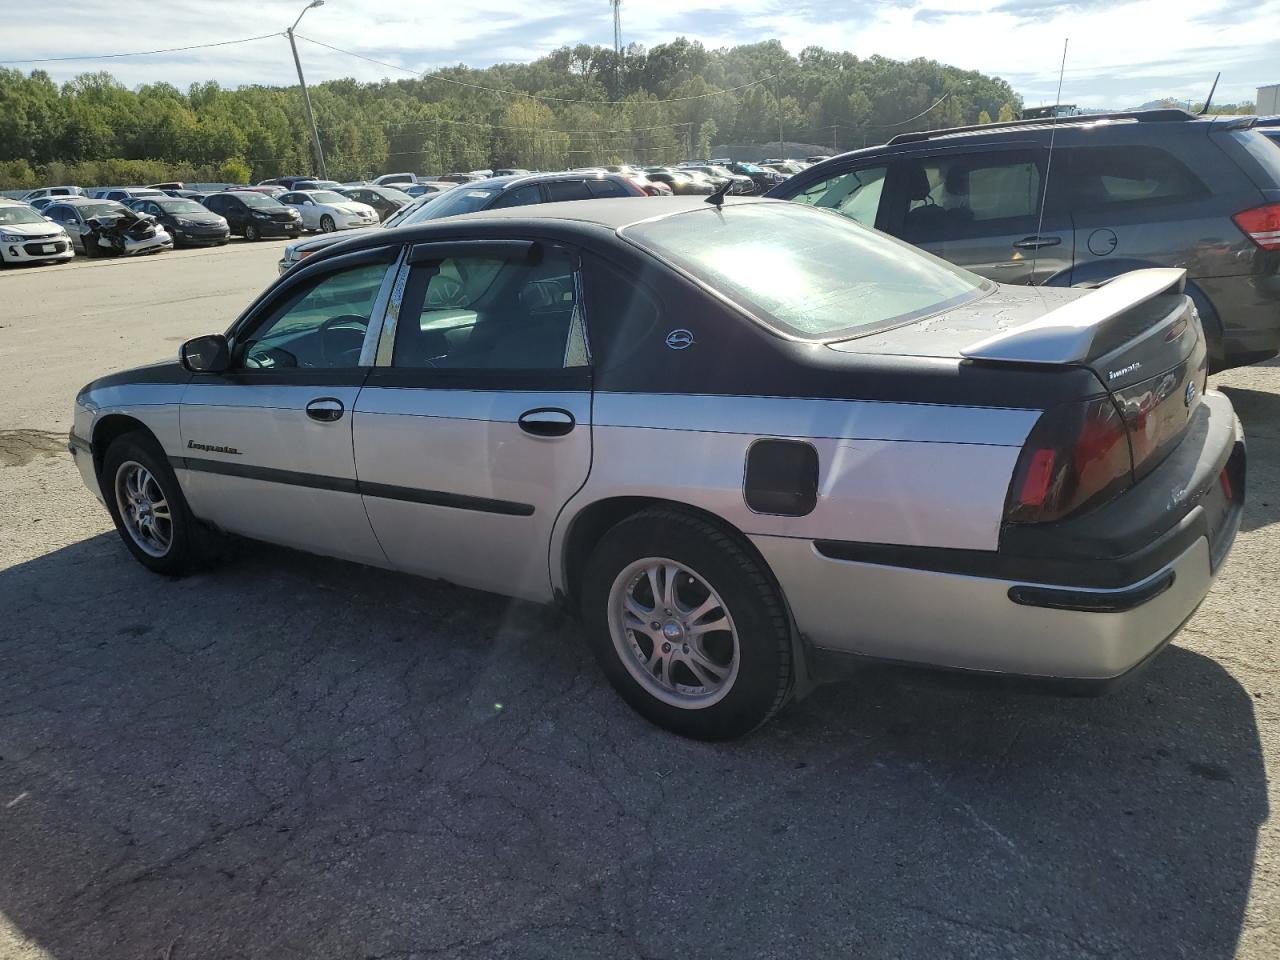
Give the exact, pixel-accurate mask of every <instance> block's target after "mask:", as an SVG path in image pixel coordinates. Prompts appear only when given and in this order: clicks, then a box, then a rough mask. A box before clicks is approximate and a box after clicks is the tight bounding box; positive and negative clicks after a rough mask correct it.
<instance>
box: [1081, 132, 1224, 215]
mask: <svg viewBox="0 0 1280 960" xmlns="http://www.w3.org/2000/svg"><path fill="white" fill-rule="evenodd" d="M1063 160H1064V161H1065V162H1064V164H1063V167H1064V173H1065V174H1066V179H1067V183H1066V185H1065V189H1064V193H1065V198H1066V200H1067V202H1068V203H1069V204H1070V205H1071V207H1072V208H1073V209H1076V210H1101V209H1107V208H1113V207H1128V206H1133V205H1138V204H1141V205H1146V206H1158V205H1164V204H1171V203H1179V202H1182V201H1186V200H1196V199H1199V198H1200V197H1202V196H1204V195H1205V193H1206V192H1207V191H1206V190H1205V186H1204V184H1203V183H1202V182H1201V181H1200V179H1199V178H1198V177H1197V176H1196V175H1195V174H1194V173H1192V172H1191V171H1190V170H1189V169H1187V167H1185V166H1184V165H1183V164H1182V162H1181V161H1179V160H1178V159H1176V158H1175V157H1174V156H1173V155H1172V154H1170V153H1168V152H1166V151H1164V150H1160V149H1158V148H1156V147H1078V148H1075V149H1071V150H1069V151H1064V152H1063Z"/></svg>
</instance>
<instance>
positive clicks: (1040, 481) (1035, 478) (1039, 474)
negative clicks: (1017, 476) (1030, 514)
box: [1018, 447, 1057, 507]
mask: <svg viewBox="0 0 1280 960" xmlns="http://www.w3.org/2000/svg"><path fill="white" fill-rule="evenodd" d="M1055 459H1057V454H1056V453H1055V452H1054V451H1053V450H1051V449H1049V448H1047V447H1042V448H1041V449H1039V450H1037V451H1035V452H1034V453H1033V454H1031V459H1030V460H1029V461H1028V462H1027V473H1026V476H1025V477H1023V478H1022V492H1021V493H1020V494H1018V503H1020V504H1022V505H1024V506H1028V507H1039V506H1042V505H1043V504H1044V498H1045V497H1047V496H1048V495H1049V484H1050V483H1052V482H1053V461H1054V460H1055Z"/></svg>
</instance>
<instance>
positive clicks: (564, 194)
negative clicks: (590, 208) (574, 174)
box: [546, 180, 591, 203]
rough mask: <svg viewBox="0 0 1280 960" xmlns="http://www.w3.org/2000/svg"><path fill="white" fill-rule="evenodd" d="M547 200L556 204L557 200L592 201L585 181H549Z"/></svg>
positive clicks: (547, 184) (547, 183)
mask: <svg viewBox="0 0 1280 960" xmlns="http://www.w3.org/2000/svg"><path fill="white" fill-rule="evenodd" d="M546 188H547V198H548V199H549V200H550V201H551V202H552V203H555V202H556V201H557V200H590V199H591V192H590V191H589V190H588V189H587V183H586V181H585V180H548V181H547V182H546Z"/></svg>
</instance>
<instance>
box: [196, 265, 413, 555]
mask: <svg viewBox="0 0 1280 960" xmlns="http://www.w3.org/2000/svg"><path fill="white" fill-rule="evenodd" d="M397 253H398V249H397V248H393V247H385V248H380V249H375V250H371V251H360V252H358V253H353V254H348V255H347V256H344V257H338V258H335V259H334V260H333V261H331V262H329V263H328V264H326V267H327V269H326V270H325V271H323V272H318V273H311V274H309V275H304V276H300V277H298V278H297V280H296V281H295V282H293V283H288V282H286V283H283V284H281V285H280V286H279V288H278V289H277V290H276V291H275V292H274V293H273V294H271V295H270V296H269V297H268V298H267V299H266V300H264V301H263V302H261V303H259V304H258V305H257V306H255V308H254V309H253V311H252V312H251V314H249V315H248V316H247V317H246V318H245V319H244V320H243V321H242V322H241V323H240V324H238V325H237V327H236V329H235V331H234V332H233V334H232V337H231V344H230V346H231V368H230V369H229V370H228V371H226V372H225V373H222V374H198V375H196V377H195V378H194V379H193V380H192V382H191V384H190V386H188V388H187V390H186V392H185V394H184V395H183V398H182V406H181V414H180V421H181V435H182V445H183V448H184V449H183V455H184V459H183V460H182V461H180V462H179V463H178V464H177V466H178V468H179V471H180V478H181V481H182V486H183V490H184V491H185V492H186V494H187V499H188V500H189V501H190V503H191V507H192V510H193V511H194V512H195V514H196V515H197V516H199V517H201V518H202V519H204V520H207V521H209V522H211V523H214V524H216V525H217V526H219V527H221V528H222V529H225V530H228V531H231V532H233V533H238V534H243V535H245V536H249V537H254V538H257V539H261V540H267V541H271V542H273V543H279V544H284V545H286V546H290V547H296V548H299V549H302V550H309V551H312V552H315V553H321V554H326V555H330V556H335V557H344V558H346V559H350V560H357V561H360V562H363V563H372V564H385V563H386V558H385V555H384V554H383V552H382V549H381V547H379V546H378V541H377V538H376V537H375V536H374V535H373V530H372V529H371V528H370V526H369V519H368V517H367V516H366V515H365V511H364V506H363V504H362V503H361V500H360V495H359V492H358V489H357V480H356V469H355V458H354V456H353V454H352V449H351V437H352V411H353V410H354V409H355V406H356V398H357V396H358V394H359V393H360V388H361V385H362V384H363V383H364V380H365V376H366V375H367V373H368V371H369V363H370V362H371V360H372V353H373V351H372V346H371V345H370V346H369V347H368V348H367V349H366V341H369V338H370V337H373V338H376V329H377V325H378V324H377V320H376V319H375V318H379V319H380V317H381V312H382V310H383V309H385V304H386V302H387V299H388V297H389V296H390V291H391V283H392V280H393V277H394V273H395V269H394V266H393V265H392V263H391V261H392V259H393V258H394V257H395V256H396V255H397ZM371 321H372V322H371ZM371 326H372V327H373V328H374V333H372V334H371V333H369V328H370V327H371Z"/></svg>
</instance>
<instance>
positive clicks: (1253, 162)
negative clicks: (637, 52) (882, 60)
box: [768, 110, 1280, 370]
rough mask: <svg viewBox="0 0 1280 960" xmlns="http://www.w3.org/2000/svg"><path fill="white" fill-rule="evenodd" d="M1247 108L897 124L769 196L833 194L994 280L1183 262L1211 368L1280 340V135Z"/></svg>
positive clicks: (1260, 353) (1105, 274) (846, 209)
mask: <svg viewBox="0 0 1280 960" xmlns="http://www.w3.org/2000/svg"><path fill="white" fill-rule="evenodd" d="M1254 124H1255V118H1253V117H1237V116H1226V117H1197V116H1194V115H1192V114H1190V113H1186V112H1184V111H1181V110H1149V111H1140V112H1133V113H1122V114H1107V115H1102V116H1098V115H1094V116H1083V117H1071V118H1068V119H1061V120H1059V121H1058V122H1057V124H1056V125H1055V124H1052V123H1049V122H1047V121H1045V120H1031V121H1015V122H1012V123H1005V124H1000V125H998V126H995V125H984V126H978V127H960V128H956V129H952V130H936V131H932V132H925V133H907V134H902V135H900V136H897V137H894V138H893V139H892V140H890V141H889V142H888V143H887V144H885V145H883V146H878V147H871V148H868V149H865V150H855V151H853V152H852V153H846V154H844V155H842V156H839V157H833V158H831V159H829V160H826V161H824V162H823V163H820V164H818V165H816V166H814V167H811V168H809V169H808V170H806V171H804V172H803V173H800V174H797V175H796V176H794V177H792V178H791V179H790V180H788V181H786V182H785V183H783V184H781V185H779V186H778V187H775V188H774V189H773V190H771V191H770V192H769V194H768V196H770V197H775V198H779V199H784V200H796V201H799V202H802V203H807V204H811V205H814V206H819V207H827V208H830V209H832V210H835V211H838V212H840V213H843V214H845V215H846V216H849V217H852V218H853V219H855V220H858V221H860V222H862V223H865V224H867V225H869V226H875V227H876V228H877V229H879V230H883V231H884V232H886V233H890V234H893V235H894V236H897V237H901V238H902V239H903V240H906V241H908V242H910V243H913V244H916V245H917V246H919V247H922V248H924V249H925V250H928V251H929V252H931V253H934V254H937V255H938V256H940V257H943V258H945V259H947V260H950V261H952V262H953V263H957V264H960V265H961V266H964V267H967V268H968V269H969V270H972V271H974V272H975V273H980V274H982V275H983V276H986V277H990V278H991V279H993V280H998V281H1000V282H1001V283H1017V284H1037V285H1039V284H1047V285H1051V286H1096V285H1097V284H1099V283H1102V282H1104V281H1107V280H1110V279H1112V278H1114V277H1116V276H1119V275H1120V274H1122V273H1125V272H1127V271H1130V270H1137V269H1141V268H1143V267H1154V266H1170V267H1185V268H1186V270H1187V273H1188V278H1189V279H1188V282H1187V293H1188V295H1190V297H1191V298H1192V300H1193V301H1194V302H1195V304H1196V306H1197V308H1198V309H1199V311H1200V316H1201V318H1202V320H1203V323H1204V328H1205V332H1206V334H1207V335H1208V340H1209V349H1210V357H1211V366H1212V367H1213V369H1215V370H1221V369H1225V368H1227V367H1234V366H1242V365H1244V364H1248V363H1254V362H1257V361H1259V360H1264V359H1267V358H1270V357H1274V356H1275V355H1276V354H1277V352H1280V150H1277V149H1276V147H1275V145H1274V144H1272V143H1269V142H1268V141H1267V140H1266V138H1264V137H1263V136H1262V134H1261V133H1260V132H1258V131H1257V130H1255V129H1254ZM1051 139H1052V141H1053V159H1052V163H1050V158H1049V157H1050V150H1049V147H1050V140H1051ZM1046 182H1047V184H1048V191H1047V197H1045V202H1044V210H1043V221H1042V214H1041V198H1042V196H1044V193H1045V190H1044V186H1045V184H1046Z"/></svg>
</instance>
